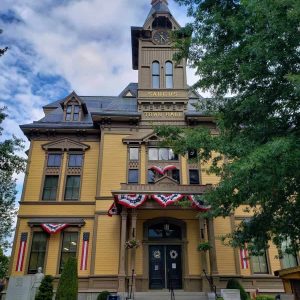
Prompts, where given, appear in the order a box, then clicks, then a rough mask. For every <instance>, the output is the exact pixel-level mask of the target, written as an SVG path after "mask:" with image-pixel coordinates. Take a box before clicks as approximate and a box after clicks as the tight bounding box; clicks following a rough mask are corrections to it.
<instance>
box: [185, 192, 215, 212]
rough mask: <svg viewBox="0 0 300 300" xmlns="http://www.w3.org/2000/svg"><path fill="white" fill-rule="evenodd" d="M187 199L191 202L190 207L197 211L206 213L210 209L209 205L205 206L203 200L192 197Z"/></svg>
mask: <svg viewBox="0 0 300 300" xmlns="http://www.w3.org/2000/svg"><path fill="white" fill-rule="evenodd" d="M187 198H188V199H189V200H190V201H191V202H192V207H193V208H195V209H197V210H199V211H203V212H205V211H208V210H210V209H211V206H210V205H206V204H205V203H204V202H203V200H201V199H197V198H196V197H195V196H194V195H189V196H187Z"/></svg>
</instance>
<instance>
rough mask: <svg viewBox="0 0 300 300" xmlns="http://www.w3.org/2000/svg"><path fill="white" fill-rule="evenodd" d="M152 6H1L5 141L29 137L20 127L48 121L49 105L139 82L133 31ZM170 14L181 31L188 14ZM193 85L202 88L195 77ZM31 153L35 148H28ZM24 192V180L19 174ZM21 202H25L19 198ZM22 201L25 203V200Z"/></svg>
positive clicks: (7, 0) (143, 2) (94, 2)
mask: <svg viewBox="0 0 300 300" xmlns="http://www.w3.org/2000/svg"><path fill="white" fill-rule="evenodd" d="M150 2H151V0H113V1H104V0H42V1H40V0H38V1H37V0H14V1H11V0H1V4H0V28H1V29H3V33H2V34H1V35H0V47H4V46H8V47H9V51H8V52H7V53H6V54H5V55H4V56H3V57H1V59H0V106H7V108H8V111H7V112H8V115H9V117H8V118H7V119H6V120H5V122H4V124H3V127H4V129H5V134H4V136H2V137H1V138H6V137H8V136H11V135H12V134H15V135H16V136H18V137H23V138H24V139H25V140H26V138H25V137H24V136H23V134H22V132H21V130H20V129H19V125H20V124H25V123H31V122H32V121H36V120H39V119H40V118H42V117H43V111H42V106H43V105H45V104H47V103H50V102H52V101H55V100H57V99H60V98H63V97H65V96H66V95H67V94H69V93H70V92H71V91H72V90H75V91H76V92H77V93H78V94H79V95H118V94H119V92H120V91H121V90H122V89H123V88H124V87H125V86H126V85H127V83H129V82H136V81H137V71H133V70H132V68H131V40H130V26H141V25H142V24H143V23H144V21H145V19H146V16H147V15H148V13H149V11H150V8H151V5H150ZM169 7H170V10H171V12H172V13H173V15H174V16H175V18H176V19H177V20H178V22H179V23H180V24H181V25H184V24H185V23H186V22H187V21H188V19H187V17H186V10H185V8H184V7H180V6H179V5H178V4H176V3H175V2H174V1H173V0H170V1H169ZM188 75H189V76H188V78H189V80H188V81H189V83H190V84H192V83H193V82H194V81H195V76H193V71H192V70H189V71H188ZM26 146H28V142H26ZM17 179H18V189H19V190H21V186H22V183H23V175H19V176H18V177H17ZM18 198H19V195H18ZM18 200H19V199H18Z"/></svg>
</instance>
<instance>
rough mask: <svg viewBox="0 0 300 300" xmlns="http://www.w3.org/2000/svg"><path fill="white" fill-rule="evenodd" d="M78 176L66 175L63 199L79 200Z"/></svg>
mask: <svg viewBox="0 0 300 300" xmlns="http://www.w3.org/2000/svg"><path fill="white" fill-rule="evenodd" d="M79 190H80V176H79V175H68V176H67V181H66V189H65V200H69V201H74V200H79Z"/></svg>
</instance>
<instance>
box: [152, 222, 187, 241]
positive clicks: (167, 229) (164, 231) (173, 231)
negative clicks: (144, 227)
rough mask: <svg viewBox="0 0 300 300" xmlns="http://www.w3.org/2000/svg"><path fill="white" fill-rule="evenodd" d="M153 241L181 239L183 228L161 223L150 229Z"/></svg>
mask: <svg viewBox="0 0 300 300" xmlns="http://www.w3.org/2000/svg"><path fill="white" fill-rule="evenodd" d="M148 237H149V238H151V239H162V238H176V239H181V228H180V227H179V226H177V225H174V224H168V223H159V224H155V225H152V226H150V227H149V228H148Z"/></svg>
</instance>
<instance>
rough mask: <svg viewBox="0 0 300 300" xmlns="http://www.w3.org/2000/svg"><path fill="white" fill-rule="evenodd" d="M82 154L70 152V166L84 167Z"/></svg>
mask: <svg viewBox="0 0 300 300" xmlns="http://www.w3.org/2000/svg"><path fill="white" fill-rule="evenodd" d="M82 161H83V155H82V154H69V164H68V166H69V167H82Z"/></svg>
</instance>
